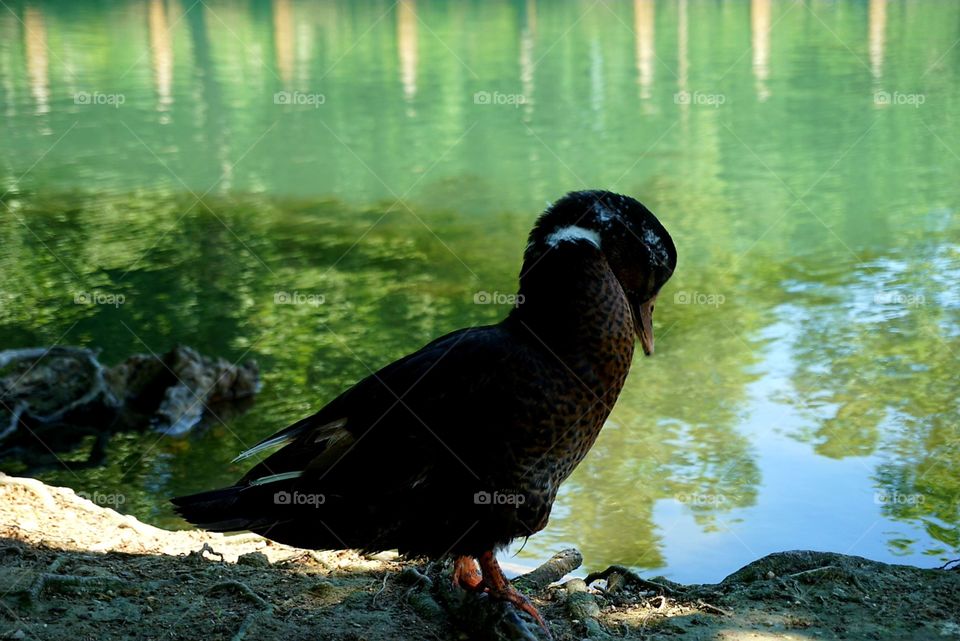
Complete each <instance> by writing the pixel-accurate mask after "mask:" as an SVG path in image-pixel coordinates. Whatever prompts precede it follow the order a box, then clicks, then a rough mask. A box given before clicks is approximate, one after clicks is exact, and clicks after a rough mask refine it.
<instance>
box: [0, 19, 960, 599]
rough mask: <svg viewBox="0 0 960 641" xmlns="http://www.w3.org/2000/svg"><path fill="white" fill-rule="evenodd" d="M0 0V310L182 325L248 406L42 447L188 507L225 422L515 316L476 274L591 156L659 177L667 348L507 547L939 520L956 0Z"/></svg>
mask: <svg viewBox="0 0 960 641" xmlns="http://www.w3.org/2000/svg"><path fill="white" fill-rule="evenodd" d="M7 5H8V8H4V9H0V110H2V113H3V117H2V119H0V194H3V195H2V197H0V238H2V244H0V347H2V348H9V347H25V346H38V345H51V344H74V345H84V346H91V347H99V348H102V350H103V351H102V354H101V356H102V360H103V361H104V362H107V363H114V362H117V361H119V360H122V359H123V358H125V357H126V356H127V355H129V354H132V353H136V352H156V353H162V352H164V351H166V350H167V349H169V348H170V347H171V346H173V345H174V344H176V343H184V344H187V345H191V346H193V347H196V348H197V349H199V350H201V351H203V352H204V353H207V354H213V355H222V356H224V357H226V358H228V359H230V360H231V361H239V360H243V359H247V358H255V359H256V360H257V361H258V362H259V363H260V366H261V370H262V372H263V379H264V386H263V390H262V392H261V393H260V395H259V396H258V398H257V400H256V403H255V404H254V405H253V407H252V408H251V409H250V410H249V411H248V412H247V413H245V414H242V415H239V416H233V417H231V416H226V415H223V416H218V417H216V418H213V417H211V420H210V421H209V422H208V424H207V425H206V426H205V427H204V428H203V429H199V430H197V431H196V432H195V433H193V434H191V435H189V436H186V437H182V438H171V437H166V436H159V435H157V434H155V433H151V432H146V433H142V434H123V435H119V436H117V437H115V438H114V439H113V440H112V441H111V443H110V446H109V448H108V451H109V460H108V463H107V464H106V465H105V466H102V467H97V468H93V469H86V470H76V471H70V470H67V469H64V468H63V467H62V466H61V467H59V468H57V467H54V468H51V469H49V470H47V471H45V472H43V473H42V474H40V476H41V478H43V479H44V480H46V481H48V482H52V483H57V484H63V485H68V486H70V487H73V488H75V489H77V490H78V491H83V492H87V493H89V494H91V495H95V496H99V497H101V499H102V500H108V499H109V497H113V500H114V501H117V497H119V498H120V499H121V500H122V503H120V509H121V510H122V511H125V512H130V513H133V514H135V515H137V516H138V517H140V518H142V519H144V520H146V521H148V522H152V523H156V524H161V525H165V526H174V525H182V522H180V521H178V520H177V519H176V517H175V516H174V515H173V514H172V512H171V510H170V509H169V507H168V505H167V503H166V499H167V498H168V497H170V496H172V495H176V494H181V493H187V492H193V491H198V490H200V489H205V488H209V487H213V486H215V485H217V484H225V483H229V482H231V481H233V480H234V479H235V478H237V477H238V476H239V475H240V474H242V472H243V471H244V465H242V464H231V463H230V459H231V458H232V457H233V456H234V455H235V454H236V453H237V452H238V451H240V450H242V449H244V447H245V446H246V445H249V444H252V443H254V442H256V441H257V440H259V439H260V438H261V437H263V436H265V435H267V434H269V433H271V432H273V431H274V430H275V429H277V428H279V427H282V426H284V425H286V424H288V423H290V422H293V421H294V420H296V419H298V418H300V417H302V416H304V415H306V414H308V413H310V412H312V411H315V410H317V409H319V408H320V407H321V406H322V405H323V404H324V403H325V402H326V401H328V400H330V399H332V398H333V397H334V396H335V395H336V394H337V393H339V392H340V391H341V390H343V389H344V388H345V387H346V386H348V385H349V384H351V383H352V382H354V381H355V380H357V379H358V378H360V377H363V376H365V375H367V374H368V373H369V370H370V369H376V368H377V367H379V366H381V365H383V364H386V363H388V362H390V361H392V360H393V359H395V358H397V357H399V356H401V355H403V354H405V353H407V352H409V351H411V350H413V349H416V348H417V347H419V346H420V345H422V344H423V343H425V342H427V341H429V340H430V339H432V338H434V337H435V336H438V335H440V334H442V333H445V332H447V331H450V330H453V329H456V328H459V327H463V326H469V325H475V324H480V323H486V322H494V321H496V320H497V319H499V318H500V317H502V316H503V315H504V314H505V313H506V312H507V311H508V306H506V305H498V304H476V303H475V302H474V301H475V297H476V295H477V294H478V293H479V292H489V293H494V292H500V293H512V292H513V291H515V287H516V275H517V271H518V269H519V264H520V257H521V253H522V250H523V247H524V244H525V241H524V239H525V235H526V233H527V231H528V230H529V227H530V225H531V224H532V222H533V220H534V217H535V216H536V214H537V213H538V212H539V211H540V210H541V209H542V208H543V206H544V204H545V201H548V200H552V199H556V198H557V197H559V196H560V195H561V194H563V193H564V192H566V191H569V190H574V189H580V188H586V187H590V188H594V187H595V188H607V189H612V190H617V191H620V192H623V193H627V194H630V195H633V196H635V197H637V198H639V199H641V200H642V201H644V202H645V203H646V204H647V205H648V206H649V207H650V208H651V209H653V210H654V211H655V212H656V213H657V214H658V216H659V217H660V219H661V220H662V221H663V222H664V224H665V225H666V226H667V228H668V229H669V230H670V231H671V233H672V234H673V236H674V239H675V241H676V244H677V246H678V248H679V253H680V262H679V267H678V270H677V272H676V274H675V276H674V278H673V279H672V280H671V282H670V283H669V285H668V286H667V288H666V290H665V291H664V293H663V295H662V296H661V302H660V303H659V304H658V307H657V315H658V318H657V323H656V331H657V354H656V356H655V357H653V358H651V359H642V358H639V357H638V359H637V362H636V363H635V365H634V370H633V372H632V374H631V377H630V379H629V380H628V382H627V386H626V389H625V390H624V392H623V394H622V396H621V398H620V401H619V403H618V405H617V407H616V409H615V410H614V412H613V414H612V416H611V417H610V420H609V423H608V425H607V426H606V428H605V429H604V431H603V433H602V435H601V436H600V439H599V440H598V442H597V444H596V446H595V447H594V449H593V451H592V453H591V454H590V456H589V457H588V458H587V460H586V461H585V462H584V463H583V464H582V465H581V466H580V468H579V469H578V470H577V471H576V472H575V474H574V475H573V477H572V478H571V479H570V480H569V481H568V483H567V484H566V485H565V486H564V487H563V489H562V491H561V495H560V497H559V499H558V501H557V504H556V506H555V508H554V513H553V517H552V519H551V521H550V525H549V526H548V528H547V529H546V530H545V531H544V532H542V533H540V534H538V535H537V536H535V537H533V538H531V539H530V540H529V542H527V544H526V546H525V547H524V548H523V550H522V551H520V552H519V554H518V555H517V557H516V559H515V561H516V562H519V563H524V564H535V563H537V562H539V561H541V560H543V559H545V558H546V557H548V556H549V555H550V554H552V553H553V552H556V551H558V550H559V549H561V548H562V547H564V546H568V545H575V546H577V547H578V548H580V549H581V550H582V551H583V553H584V556H585V557H586V565H587V567H588V568H590V569H597V568H603V567H606V565H608V564H610V563H622V564H626V565H631V566H634V567H637V568H639V569H642V570H643V571H644V572H657V573H663V574H665V575H666V576H668V577H670V578H673V579H676V580H680V581H713V580H718V579H720V578H722V577H723V576H725V575H726V574H728V573H730V572H732V571H734V570H736V569H737V568H738V567H740V566H741V565H743V564H745V563H746V562H748V561H750V560H753V559H755V558H757V557H759V556H762V555H764V554H767V553H769V552H773V551H780V550H785V549H796V548H804V549H817V550H829V551H835V552H843V553H849V554H856V555H862V556H866V557H869V558H873V559H879V560H883V561H893V562H905V563H912V564H917V565H921V566H925V567H930V566H935V565H940V564H942V563H943V562H944V561H945V560H947V559H950V558H955V557H956V556H958V550H960V529H958V523H960V406H958V399H960V378H958V375H957V373H958V360H960V297H958V289H957V282H958V279H960V242H958V239H960V235H958V231H960V217H958V207H960V181H958V177H960V156H958V153H960V135H958V134H960V78H958V75H960V74H958V70H960V44H958V39H960V5H958V4H957V3H955V2H947V1H944V2H934V1H930V2H926V1H925V2H921V1H919V0H916V1H912V2H911V1H909V0H893V1H890V2H886V1H884V0H877V1H871V2H826V1H811V2H776V1H773V2H771V1H769V0H754V1H753V2H734V1H728V2H706V1H703V2H699V1H690V2H687V1H685V0H679V1H677V2H651V1H648V0H637V1H636V2H632V3H631V2H622V3H617V2H610V3H605V2H597V3H594V2H559V3H547V2H539V3H535V2H533V1H529V2H467V3H453V2H450V3H443V2H413V1H405V2H399V3H391V2H346V1H342V2H323V3H313V2H305V1H304V2H287V1H281V0H277V1H276V2H273V3H269V2H221V1H216V0H210V1H205V2H200V3H196V4H195V3H193V2H192V1H191V0H186V1H185V2H177V1H170V2H164V1H162V0H155V1H149V2H147V1H128V2H111V3H93V2H91V3H81V2H52V1H51V2H12V3H10V2H8V3H7ZM281 292H286V293H288V294H291V295H293V294H294V293H296V294H297V295H298V297H297V300H301V301H311V300H312V301H313V302H318V301H319V300H320V297H322V300H323V302H322V304H277V303H275V300H276V298H277V295H278V293H281ZM78 294H88V296H87V298H88V299H89V298H91V297H92V298H95V299H96V300H99V301H101V302H107V301H113V304H82V303H83V301H84V297H83V296H80V297H79V298H78ZM110 296H112V297H113V298H109V297H110ZM310 296H312V297H313V298H309V297H310ZM120 297H122V301H123V302H122V304H119V303H117V301H118V300H120ZM481 298H482V297H481ZM490 298H494V299H497V300H501V299H499V297H493V296H491V297H490ZM75 300H80V301H81V304H77V303H75ZM90 445H91V443H90V442H89V440H88V441H86V442H84V443H83V444H81V446H79V447H77V448H76V449H74V450H71V451H66V452H59V453H58V454H59V456H60V458H62V459H63V460H66V461H80V460H83V459H84V458H85V457H86V455H87V452H88V451H89V449H90ZM0 468H2V469H4V470H6V471H9V472H13V473H16V472H18V471H22V469H23V467H22V465H21V464H20V463H19V462H18V461H15V460H7V461H4V462H2V464H0ZM103 497H107V498H103ZM516 547H519V544H518V545H517V546H516Z"/></svg>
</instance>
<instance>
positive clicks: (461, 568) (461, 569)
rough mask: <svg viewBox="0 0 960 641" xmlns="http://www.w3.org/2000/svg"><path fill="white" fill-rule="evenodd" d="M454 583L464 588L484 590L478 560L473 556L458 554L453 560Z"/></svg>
mask: <svg viewBox="0 0 960 641" xmlns="http://www.w3.org/2000/svg"><path fill="white" fill-rule="evenodd" d="M453 584H454V585H455V586H456V587H458V588H463V589H464V590H471V591H476V590H482V589H483V578H482V577H481V576H480V568H478V567H477V560H476V559H474V558H473V557H472V556H458V557H457V558H455V559H454V560H453Z"/></svg>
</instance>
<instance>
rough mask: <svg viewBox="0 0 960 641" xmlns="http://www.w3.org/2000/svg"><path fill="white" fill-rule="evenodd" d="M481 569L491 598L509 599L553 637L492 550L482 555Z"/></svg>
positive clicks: (549, 636) (484, 583)
mask: <svg viewBox="0 0 960 641" xmlns="http://www.w3.org/2000/svg"><path fill="white" fill-rule="evenodd" d="M480 570H481V571H482V572H483V585H484V587H486V588H487V593H488V594H489V595H490V596H491V598H494V599H501V600H503V601H509V602H510V603H512V604H513V605H514V606H516V607H517V608H519V609H520V610H522V611H524V612H526V613H527V614H529V615H530V616H532V617H533V618H534V619H535V620H536V621H537V623H539V624H540V627H541V628H543V630H544V631H545V632H546V633H547V637H548V638H551V639H552V638H553V635H552V634H550V628H549V627H548V626H547V622H546V621H544V620H543V617H542V616H540V613H539V612H537V609H536V608H535V607H533V604H532V603H530V601H529V600H527V597H525V596H523V595H522V594H520V592H518V591H517V589H516V588H514V587H513V586H512V585H510V581H509V580H507V577H506V575H504V573H503V570H501V569H500V564H499V563H497V557H496V555H495V554H494V553H493V551H492V550H491V551H489V552H484V553H483V554H482V555H480Z"/></svg>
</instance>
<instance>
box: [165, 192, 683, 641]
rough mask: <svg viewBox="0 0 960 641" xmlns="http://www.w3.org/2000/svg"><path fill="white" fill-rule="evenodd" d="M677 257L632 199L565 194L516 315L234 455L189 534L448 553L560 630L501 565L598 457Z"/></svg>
mask: <svg viewBox="0 0 960 641" xmlns="http://www.w3.org/2000/svg"><path fill="white" fill-rule="evenodd" d="M676 264H677V252H676V247H675V246H674V243H673V240H672V239H671V237H670V234H669V233H668V232H667V230H666V229H665V228H664V227H663V225H662V224H661V223H660V221H659V220H658V219H657V218H656V216H654V214H653V213H652V212H651V211H650V210H649V209H647V208H646V207H645V206H644V205H643V204H641V203H640V202H639V201H637V200H635V199H634V198H631V197H629V196H625V195H621V194H616V193H612V192H609V191H602V190H587V191H576V192H571V193H568V194H566V195H565V196H563V197H562V198H561V199H560V200H558V201H556V202H555V203H553V204H552V205H548V207H547V208H546V210H545V211H544V212H543V213H542V214H540V215H539V217H538V218H537V219H536V222H535V224H534V226H533V229H532V230H531V232H530V234H529V237H528V242H527V245H526V249H525V250H524V252H523V261H522V266H521V270H520V276H519V289H518V291H517V294H516V298H515V301H516V304H515V305H514V306H513V307H512V308H511V310H510V311H509V313H508V314H507V315H506V317H505V318H504V319H503V320H501V321H500V322H499V323H496V324H493V325H485V326H476V327H470V328H466V329H460V330H458V331H454V332H452V333H449V334H446V335H445V336H442V337H440V338H437V339H435V340H433V341H432V342H430V343H428V344H427V345H425V346H423V347H421V348H420V349H418V350H417V351H415V352H413V353H411V354H409V355H407V356H404V357H403V358H400V359H399V360H397V361H394V362H392V363H390V364H388V365H386V366H384V367H383V368H381V369H380V370H379V371H377V372H375V373H373V374H371V375H370V376H368V377H366V378H364V379H363V380H361V381H359V382H357V383H356V384H354V385H353V386H352V387H350V388H348V389H346V390H345V391H344V392H343V393H341V394H340V395H339V396H337V397H336V398H334V399H333V400H332V401H330V402H329V403H327V404H326V405H325V406H323V408H322V409H320V410H319V411H318V412H316V413H314V414H313V415H311V416H307V417H305V418H303V419H301V420H299V421H297V422H296V423H294V424H293V425H290V426H289V427H287V428H285V429H283V430H281V431H279V432H277V433H276V434H274V435H272V436H270V437H268V438H265V439H264V440H262V441H260V442H259V443H257V444H256V445H254V446H253V447H251V448H250V449H248V450H246V451H245V452H242V453H241V454H240V455H239V456H238V457H237V458H236V459H235V460H234V461H235V462H239V461H244V460H246V459H249V458H252V457H258V456H262V455H264V454H265V453H267V452H271V451H272V453H270V454H269V455H268V456H266V457H265V458H262V460H260V461H259V462H258V463H256V464H255V465H253V466H252V467H251V468H250V469H249V471H248V472H247V473H246V474H244V475H243V476H242V477H241V478H240V479H239V480H238V481H237V482H236V483H234V484H233V485H231V486H229V487H224V488H219V489H213V490H207V491H203V492H200V493H197V494H192V495H189V496H181V497H177V498H174V499H172V502H173V504H174V508H175V510H176V511H177V512H178V513H179V514H180V515H181V516H182V517H183V518H184V519H186V520H187V521H189V522H190V523H192V524H194V525H196V526H198V527H201V528H205V529H207V530H212V531H217V532H230V531H238V530H248V531H252V532H255V533H257V534H260V535H262V536H264V537H266V538H269V539H272V540H274V541H278V542H281V543H285V544H289V545H292V546H296V547H303V548H309V549H357V550H361V551H363V552H367V553H376V552H382V551H388V550H397V551H399V553H401V554H402V555H405V556H408V557H428V558H431V559H443V560H447V559H449V560H452V562H453V563H452V568H453V572H452V581H453V583H454V584H455V585H456V586H458V587H459V588H462V589H464V590H469V591H477V592H485V593H487V594H489V595H490V597H491V598H493V599H499V600H504V601H507V602H509V603H512V604H514V606H516V607H517V608H518V609H519V610H521V611H523V612H526V613H527V614H529V615H530V616H532V617H533V618H534V619H535V620H536V622H537V623H539V624H540V626H542V627H543V628H544V629H545V630H546V631H547V633H548V635H549V626H548V625H547V623H546V622H545V620H544V619H543V617H542V616H541V615H540V613H539V612H538V611H537V610H536V608H534V607H533V605H532V604H531V603H530V602H529V601H528V600H527V599H526V597H524V596H523V595H522V594H521V593H520V592H519V591H518V590H516V589H515V588H513V586H512V585H511V584H510V581H509V580H508V579H507V577H506V576H505V574H504V572H503V570H502V568H501V567H500V565H499V563H498V561H497V556H496V555H497V552H498V551H499V550H503V549H504V548H506V547H507V546H509V545H510V543H511V542H512V541H514V540H515V539H518V538H525V537H529V536H531V535H533V534H535V533H537V532H539V531H540V530H542V529H543V528H544V527H546V525H547V522H548V519H549V517H550V511H551V508H552V506H553V503H554V501H555V499H556V497H557V491H558V489H559V488H560V485H561V484H562V483H563V482H564V481H565V480H566V479H567V478H568V477H569V476H570V474H571V473H572V472H573V470H574V469H575V468H576V467H577V465H578V464H579V463H580V462H581V461H582V460H583V459H584V457H585V456H586V455H587V453H588V452H589V450H590V448H591V447H592V446H593V444H594V442H595V441H596V439H597V436H598V435H599V433H600V430H601V428H602V427H603V425H604V423H605V421H606V419H607V417H608V415H609V414H610V411H611V410H612V408H613V407H614V405H615V403H616V402H617V398H618V397H619V395H620V391H621V390H622V389H623V386H624V383H625V381H626V378H627V374H628V372H629V371H630V367H631V364H632V363H633V359H634V350H635V346H636V343H637V342H638V341H639V343H640V346H641V348H642V350H643V352H644V353H645V354H646V355H651V354H653V352H654V336H653V314H654V307H655V303H656V300H657V295H658V294H659V292H660V290H661V288H662V287H663V286H664V284H665V283H666V282H667V280H668V279H669V278H670V276H671V275H672V274H673V272H674V270H675V268H676Z"/></svg>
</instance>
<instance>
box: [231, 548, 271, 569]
mask: <svg viewBox="0 0 960 641" xmlns="http://www.w3.org/2000/svg"><path fill="white" fill-rule="evenodd" d="M237 563H238V564H239V565H249V566H250V567H254V568H268V567H270V559H269V558H267V555H266V554H264V553H263V552H247V553H246V554H241V555H240V556H238V557H237Z"/></svg>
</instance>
